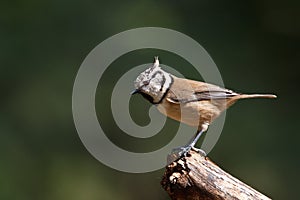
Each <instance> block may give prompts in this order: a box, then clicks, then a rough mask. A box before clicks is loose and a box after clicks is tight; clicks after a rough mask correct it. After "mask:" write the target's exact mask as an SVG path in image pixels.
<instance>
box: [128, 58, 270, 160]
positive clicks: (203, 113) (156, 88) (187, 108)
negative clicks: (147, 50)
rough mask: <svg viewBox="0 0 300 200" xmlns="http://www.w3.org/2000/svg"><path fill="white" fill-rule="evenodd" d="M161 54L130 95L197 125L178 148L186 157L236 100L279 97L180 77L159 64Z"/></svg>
mask: <svg viewBox="0 0 300 200" xmlns="http://www.w3.org/2000/svg"><path fill="white" fill-rule="evenodd" d="M159 64H160V63H159V59H158V56H155V57H154V63H153V65H152V66H151V67H149V68H148V69H146V70H145V71H143V72H142V73H140V74H139V75H138V76H137V78H136V80H135V81H134V88H135V89H134V90H133V91H132V92H131V95H134V94H141V95H142V96H143V97H144V98H145V99H147V100H148V101H149V102H150V103H152V104H154V105H156V107H157V109H158V110H159V111H160V112H161V113H162V114H164V115H166V116H167V117H169V118H171V119H174V120H176V121H179V122H182V123H184V124H187V125H189V126H192V127H197V132H196V134H195V135H194V136H193V138H192V139H191V140H190V141H189V142H188V143H187V144H186V145H184V146H182V147H179V148H175V149H174V151H176V152H177V153H176V155H177V156H178V157H181V156H182V155H184V156H186V155H187V153H188V152H189V151H190V150H194V151H196V152H198V153H201V154H202V155H204V156H206V152H205V151H203V150H202V149H198V148H196V147H195V145H196V143H197V141H198V140H199V138H200V137H201V135H202V134H203V133H205V132H206V131H207V130H208V127H209V125H210V124H211V123H212V122H213V121H214V120H215V119H216V118H217V117H218V116H219V115H220V114H221V113H222V112H223V111H224V110H226V109H227V108H229V107H230V106H232V105H233V104H234V103H235V102H236V101H237V100H240V99H249V98H271V99H272V98H276V95H274V94H242V93H237V92H234V91H232V90H229V89H225V88H222V87H219V86H217V85H214V84H210V83H206V82H201V81H196V80H190V79H186V78H179V77H176V76H175V75H172V74H170V73H168V72H166V71H164V70H163V69H161V67H160V66H159Z"/></svg>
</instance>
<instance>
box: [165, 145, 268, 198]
mask: <svg viewBox="0 0 300 200" xmlns="http://www.w3.org/2000/svg"><path fill="white" fill-rule="evenodd" d="M189 154H190V156H186V157H183V158H181V159H179V160H177V161H175V162H173V163H171V164H170V165H168V166H167V167H166V171H165V174H164V176H163V179H162V181H161V185H162V187H163V188H164V189H165V190H166V191H167V192H168V194H169V196H170V197H171V199H173V200H187V199H188V200H200V199H205V200H216V199H217V200H223V199H226V200H227V199H235V200H236V199H249V200H251V199H261V200H265V199H269V200H270V198H268V197H266V196H265V195H263V194H261V193H259V192H258V191H256V190H254V189H253V188H251V187H250V186H248V185H246V184H245V183H243V182H241V181H240V180H238V179H236V178H234V177H233V176H231V175H230V174H228V173H226V172H225V171H223V170H222V169H221V168H220V167H218V166H217V165H216V164H215V163H213V162H212V161H211V160H209V159H208V158H207V157H204V156H202V155H200V154H199V153H197V152H194V151H190V152H189Z"/></svg>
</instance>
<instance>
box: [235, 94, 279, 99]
mask: <svg viewBox="0 0 300 200" xmlns="http://www.w3.org/2000/svg"><path fill="white" fill-rule="evenodd" d="M250 98H267V99H275V98H277V96H276V95H274V94H240V95H237V99H250Z"/></svg>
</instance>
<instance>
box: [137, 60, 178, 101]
mask: <svg viewBox="0 0 300 200" xmlns="http://www.w3.org/2000/svg"><path fill="white" fill-rule="evenodd" d="M171 85H172V77H171V75H170V74H169V73H167V72H165V71H163V70H162V69H161V68H160V67H159V60H158V57H155V62H154V64H153V66H152V67H150V68H148V69H146V70H145V71H144V72H142V73H141V74H140V75H139V76H138V77H137V78H136V80H135V82H134V86H135V88H136V89H137V90H139V91H140V92H141V93H142V94H144V95H148V96H149V97H150V98H152V103H159V102H160V101H161V100H162V99H163V97H164V95H165V93H166V92H167V91H168V89H169V88H170V87H171Z"/></svg>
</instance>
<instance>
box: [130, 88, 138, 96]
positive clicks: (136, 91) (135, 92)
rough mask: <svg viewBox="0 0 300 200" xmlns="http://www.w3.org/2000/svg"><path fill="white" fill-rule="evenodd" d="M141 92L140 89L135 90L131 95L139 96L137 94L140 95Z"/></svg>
mask: <svg viewBox="0 0 300 200" xmlns="http://www.w3.org/2000/svg"><path fill="white" fill-rule="evenodd" d="M139 92H140V90H139V89H135V90H133V91H132V92H130V94H131V95H134V94H137V93H139Z"/></svg>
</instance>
